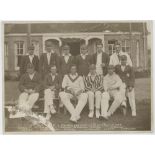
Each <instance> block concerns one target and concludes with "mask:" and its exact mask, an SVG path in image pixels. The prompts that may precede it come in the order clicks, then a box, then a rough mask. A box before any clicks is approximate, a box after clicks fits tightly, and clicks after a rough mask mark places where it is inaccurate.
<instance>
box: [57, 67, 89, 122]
mask: <svg viewBox="0 0 155 155" xmlns="http://www.w3.org/2000/svg"><path fill="white" fill-rule="evenodd" d="M62 88H63V89H64V92H60V94H59V95H60V98H61V102H62V103H63V104H64V105H65V107H66V109H67V110H68V111H69V113H70V114H71V118H70V121H72V122H74V123H76V122H77V121H78V120H79V119H80V114H81V112H82V110H83V108H84V106H85V105H86V103H87V94H86V93H84V89H85V87H84V82H83V78H82V77H81V76H79V75H78V74H77V70H76V65H72V66H71V69H70V73H69V74H67V75H65V76H64V78H63V81H62ZM71 99H74V100H77V105H76V107H75V108H74V106H73V104H72V103H71Z"/></svg>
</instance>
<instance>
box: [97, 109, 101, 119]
mask: <svg viewBox="0 0 155 155" xmlns="http://www.w3.org/2000/svg"><path fill="white" fill-rule="evenodd" d="M99 117H100V112H99V110H96V118H99Z"/></svg>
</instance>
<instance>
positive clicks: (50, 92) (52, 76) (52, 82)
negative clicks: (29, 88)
mask: <svg viewBox="0 0 155 155" xmlns="http://www.w3.org/2000/svg"><path fill="white" fill-rule="evenodd" d="M50 71H51V72H50V73H48V74H47V75H46V76H45V79H44V88H45V90H44V98H45V102H44V113H46V114H47V115H46V119H47V120H49V119H50V118H51V114H55V113H56V110H55V108H54V106H53V99H54V98H55V97H56V95H58V92H59V89H60V87H61V86H60V85H61V84H60V83H61V82H60V78H59V76H58V74H57V73H56V72H57V68H56V66H55V65H52V66H51V70H50Z"/></svg>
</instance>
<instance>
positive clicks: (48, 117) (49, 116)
mask: <svg viewBox="0 0 155 155" xmlns="http://www.w3.org/2000/svg"><path fill="white" fill-rule="evenodd" d="M50 118H51V114H50V113H48V114H47V115H46V120H47V121H49V120H50Z"/></svg>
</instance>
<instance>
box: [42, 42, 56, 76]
mask: <svg viewBox="0 0 155 155" xmlns="http://www.w3.org/2000/svg"><path fill="white" fill-rule="evenodd" d="M53 46H54V45H53V43H52V42H51V41H46V42H45V51H46V53H43V54H42V55H41V56H40V63H39V71H40V74H41V77H42V79H44V77H45V75H46V74H47V73H49V72H50V66H51V65H56V67H57V68H59V57H58V55H57V54H56V53H55V51H54V50H53Z"/></svg>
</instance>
